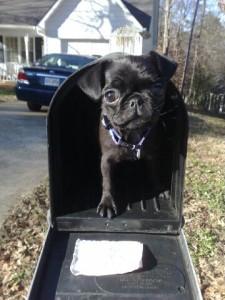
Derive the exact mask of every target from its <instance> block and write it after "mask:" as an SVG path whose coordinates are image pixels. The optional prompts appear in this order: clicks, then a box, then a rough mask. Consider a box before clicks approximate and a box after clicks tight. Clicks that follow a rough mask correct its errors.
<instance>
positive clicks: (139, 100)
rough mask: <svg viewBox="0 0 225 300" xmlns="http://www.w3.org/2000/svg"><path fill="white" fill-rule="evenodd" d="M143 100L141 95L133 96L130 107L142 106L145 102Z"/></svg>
mask: <svg viewBox="0 0 225 300" xmlns="http://www.w3.org/2000/svg"><path fill="white" fill-rule="evenodd" d="M143 102H144V101H143V100H142V98H141V97H138V98H133V99H132V100H131V101H130V107H137V106H141V105H142V104H143Z"/></svg>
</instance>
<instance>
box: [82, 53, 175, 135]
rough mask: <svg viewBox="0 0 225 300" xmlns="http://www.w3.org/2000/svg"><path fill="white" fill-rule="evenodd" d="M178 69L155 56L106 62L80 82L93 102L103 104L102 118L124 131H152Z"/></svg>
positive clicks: (89, 72) (172, 62)
mask: <svg viewBox="0 0 225 300" xmlns="http://www.w3.org/2000/svg"><path fill="white" fill-rule="evenodd" d="M176 68H177V64H176V63H175V62H174V61H171V60H169V59H168V58H165V57H163V56H161V55H159V54H157V53H156V52H150V55H148V56H147V55H146V56H131V55H128V56H124V57H121V58H117V59H112V60H105V61H104V60H103V61H102V62H99V63H97V64H96V65H94V66H93V67H92V68H90V69H89V70H88V71H87V72H86V73H85V74H84V75H83V76H81V78H80V79H79V80H78V85H79V86H80V88H81V89H82V90H83V91H84V92H85V93H86V94H87V95H88V96H89V97H91V98H92V99H94V100H96V101H99V100H101V101H102V114H103V115H106V116H107V118H108V119H109V121H110V123H111V124H112V126H113V127H114V128H117V129H118V130H120V131H121V132H122V131H130V130H139V129H140V130H143V129H146V128H150V127H151V126H152V125H153V124H154V123H155V122H156V121H157V120H158V118H159V115H160V111H161V108H162V106H163V104H164V101H165V89H166V85H167V83H168V81H169V80H170V78H171V77H172V76H173V74H174V73H175V71H176Z"/></svg>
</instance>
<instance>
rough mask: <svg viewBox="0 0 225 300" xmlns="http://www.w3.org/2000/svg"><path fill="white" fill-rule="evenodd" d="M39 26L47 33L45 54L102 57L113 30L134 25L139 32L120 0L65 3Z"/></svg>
mask: <svg viewBox="0 0 225 300" xmlns="http://www.w3.org/2000/svg"><path fill="white" fill-rule="evenodd" d="M40 25H41V26H42V27H44V29H45V34H46V39H45V53H50V52H61V51H62V52H65V53H66V52H68V53H72V52H73V53H78V52H80V53H82V54H100V55H104V54H107V53H109V51H110V49H109V39H110V35H111V33H112V32H113V31H114V30H115V29H117V28H118V27H121V26H134V27H136V28H139V29H140V30H141V25H140V24H139V23H138V22H137V20H136V19H135V18H134V17H133V16H132V15H131V14H130V12H129V11H128V10H127V8H126V7H125V6H124V5H123V4H122V2H121V1H119V0H94V1H93V0H81V1H80V0H65V1H62V2H61V3H60V4H59V5H58V7H57V8H56V9H55V10H54V13H53V14H52V15H50V17H49V18H47V20H46V21H45V22H41V23H40ZM57 39H58V41H60V42H59V43H57ZM68 41H69V42H68Z"/></svg>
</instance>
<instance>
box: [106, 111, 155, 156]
mask: <svg viewBox="0 0 225 300" xmlns="http://www.w3.org/2000/svg"><path fill="white" fill-rule="evenodd" d="M102 124H103V126H104V127H105V129H107V130H108V131H109V134H110V136H111V138H112V140H113V142H114V143H115V144H116V145H118V146H121V147H124V148H128V149H130V150H132V151H134V152H135V158H137V159H140V155H141V147H142V145H143V143H144V141H145V139H146V137H147V136H148V134H149V132H150V130H151V128H150V129H149V130H148V131H147V132H146V133H145V134H144V136H143V137H142V138H141V140H140V142H139V143H138V144H136V145H135V144H129V143H126V142H124V141H123V140H122V136H121V134H120V133H118V132H117V131H116V129H115V128H113V127H112V125H111V123H110V121H109V119H108V118H107V116H106V115H103V117H102Z"/></svg>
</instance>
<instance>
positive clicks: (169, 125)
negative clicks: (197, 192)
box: [48, 62, 188, 234]
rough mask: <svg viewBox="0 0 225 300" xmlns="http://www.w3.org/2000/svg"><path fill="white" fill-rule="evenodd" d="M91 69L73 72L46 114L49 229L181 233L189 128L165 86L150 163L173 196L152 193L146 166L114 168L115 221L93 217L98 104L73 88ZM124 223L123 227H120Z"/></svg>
mask: <svg viewBox="0 0 225 300" xmlns="http://www.w3.org/2000/svg"><path fill="white" fill-rule="evenodd" d="M96 63H98V62H96ZM92 65H93V64H92ZM91 67H92V66H88V67H87V68H84V69H83V70H81V71H80V72H77V73H75V74H74V75H72V76H71V77H70V78H69V79H68V80H67V81H66V82H65V83H64V84H63V86H62V87H61V88H60V89H59V90H58V92H57V93H56V95H55V97H54V99H53V101H52V104H51V106H50V110H49V115H48V138H49V176H50V199H51V217H52V222H53V224H56V226H57V228H58V229H59V230H77V228H79V230H84V231H85V230H87V231H89V230H92V231H96V230H97V231H107V230H109V228H107V226H110V230H111V231H114V230H115V231H128V232H130V231H140V232H141V231H142V230H143V232H144V231H146V229H148V232H152V233H155V232H161V233H172V234H174V233H177V232H179V231H180V228H181V223H182V200H183V199H182V198H183V180H184V165H185V157H186V145H187V129H188V125H187V113H186V109H185V106H184V103H183V101H182V99H181V96H180V94H179V93H178V91H177V90H176V88H175V87H174V85H173V84H172V83H169V84H168V89H167V96H166V99H167V100H166V102H165V105H164V107H163V109H162V115H161V117H160V120H159V121H158V123H157V125H156V126H155V129H154V128H153V130H152V132H151V135H152V137H154V135H156V132H157V134H159V135H160V137H159V138H160V139H161V140H162V145H161V147H160V150H159V151H158V153H157V156H156V157H155V158H154V159H155V160H157V161H158V166H159V170H158V171H159V174H160V180H161V183H162V186H164V190H165V189H167V190H169V191H170V192H171V197H170V198H169V199H163V198H162V197H158V195H159V192H162V191H159V190H155V186H154V184H153V181H154V180H152V176H154V174H149V173H148V171H147V170H146V169H145V166H146V163H145V161H142V160H139V161H136V162H132V163H130V162H123V163H121V164H120V165H118V169H117V173H116V176H115V178H116V179H117V180H116V179H115V180H116V182H115V185H116V189H115V190H116V191H117V195H116V199H115V200H116V202H117V204H118V206H119V217H117V218H115V219H114V220H113V222H110V225H109V223H107V222H106V223H105V221H104V220H102V219H101V217H100V216H98V215H97V214H96V213H95V212H94V210H96V207H97V205H98V203H99V201H100V199H101V193H102V188H101V182H102V178H101V172H100V158H101V154H100V149H99V141H98V127H99V118H100V104H99V103H95V102H94V101H92V100H91V99H90V98H89V97H87V96H86V95H85V94H84V93H83V92H82V91H81V90H80V89H79V87H78V86H77V84H76V82H77V78H79V76H81V75H82V73H83V72H85V71H86V69H88V68H91ZM156 129H157V130H156ZM156 139H157V137H156ZM122 219H123V220H124V222H125V223H126V224H127V225H126V226H124V225H121V220H122ZM82 220H83V222H82ZM106 224H108V225H106Z"/></svg>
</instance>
